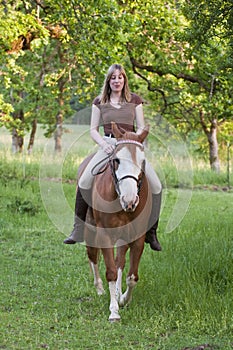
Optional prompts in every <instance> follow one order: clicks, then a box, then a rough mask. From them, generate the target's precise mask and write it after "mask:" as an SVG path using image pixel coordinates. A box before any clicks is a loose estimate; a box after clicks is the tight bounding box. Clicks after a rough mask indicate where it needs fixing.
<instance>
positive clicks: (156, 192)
mask: <svg viewBox="0 0 233 350" xmlns="http://www.w3.org/2000/svg"><path fill="white" fill-rule="evenodd" d="M145 174H146V177H147V180H148V182H149V184H150V187H151V192H152V208H151V215H150V218H149V223H148V231H147V233H146V240H145V242H146V243H150V247H151V249H153V250H158V251H160V250H161V249H162V248H161V245H160V243H159V241H158V238H157V228H158V223H159V214H160V208H161V200H162V186H161V183H160V180H159V178H158V176H157V174H156V172H155V171H154V169H153V168H152V166H151V165H150V163H149V162H148V161H147V162H146V168H145Z"/></svg>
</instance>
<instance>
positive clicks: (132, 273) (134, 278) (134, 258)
mask: <svg viewBox="0 0 233 350" xmlns="http://www.w3.org/2000/svg"><path fill="white" fill-rule="evenodd" d="M143 249H144V236H143V237H141V238H139V239H138V240H136V241H135V242H133V243H131V244H130V269H129V273H128V276H127V278H126V285H127V288H126V291H125V293H124V294H123V295H122V296H121V298H120V301H119V305H120V306H125V305H126V304H129V303H130V302H131V300H132V293H133V289H134V288H135V286H136V284H137V282H138V266H139V262H140V258H141V255H142V252H143Z"/></svg>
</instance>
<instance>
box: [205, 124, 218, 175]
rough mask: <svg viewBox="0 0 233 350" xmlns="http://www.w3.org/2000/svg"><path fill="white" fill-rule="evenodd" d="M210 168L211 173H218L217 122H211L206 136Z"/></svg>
mask: <svg viewBox="0 0 233 350" xmlns="http://www.w3.org/2000/svg"><path fill="white" fill-rule="evenodd" d="M208 141H209V154H210V158H209V159H210V167H211V169H212V170H213V171H215V172H217V173H219V172H220V162H219V155H218V140H217V120H216V119H213V120H212V121H211V127H210V132H209V135H208Z"/></svg>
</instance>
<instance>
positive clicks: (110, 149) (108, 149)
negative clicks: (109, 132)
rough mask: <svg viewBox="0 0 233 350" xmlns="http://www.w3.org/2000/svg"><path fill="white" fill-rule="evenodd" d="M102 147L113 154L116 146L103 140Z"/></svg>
mask: <svg viewBox="0 0 233 350" xmlns="http://www.w3.org/2000/svg"><path fill="white" fill-rule="evenodd" d="M100 147H101V148H102V150H103V151H104V152H105V153H107V154H111V153H112V152H113V151H114V146H113V145H110V144H109V143H108V142H106V141H104V140H103V141H102V142H101V144H100Z"/></svg>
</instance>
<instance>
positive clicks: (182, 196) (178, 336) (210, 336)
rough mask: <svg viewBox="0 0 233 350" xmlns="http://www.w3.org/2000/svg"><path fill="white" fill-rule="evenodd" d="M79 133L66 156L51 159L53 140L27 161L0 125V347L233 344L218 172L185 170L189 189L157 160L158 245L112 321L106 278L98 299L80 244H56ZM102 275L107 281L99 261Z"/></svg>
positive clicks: (169, 349) (229, 223)
mask: <svg viewBox="0 0 233 350" xmlns="http://www.w3.org/2000/svg"><path fill="white" fill-rule="evenodd" d="M79 132H80V135H81V136H80V138H79V139H78V141H77V140H76V138H75V137H74V135H73V134H72V133H66V134H65V135H64V142H67V147H64V154H65V156H64V155H63V156H60V157H56V158H55V157H54V156H53V152H52V147H53V142H52V140H50V141H49V142H48V143H47V144H46V146H45V143H44V142H45V141H44V140H41V142H38V148H37V149H36V150H35V154H33V155H31V156H30V157H28V156H27V155H25V154H23V155H15V156H12V155H11V153H10V149H9V148H10V139H9V138H8V135H7V133H6V132H5V131H4V130H0V136H1V137H0V153H1V162H0V170H1V172H0V199H1V201H0V231H1V238H0V243H1V257H0V259H1V281H0V290H1V299H0V311H1V312H0V349H7V350H8V349H9V350H11V349H20V350H21V349H22V350H24V349H52V350H65V349H67V350H73V349H74V350H75V349H85V350H86V349H114V350H117V349H148V350H149V349H155V350H184V349H186V350H189V349H192V350H194V349H196V350H201V349H209V350H210V349H212V350H215V349H216V350H217V349H221V350H230V349H233V298H232V296H233V248H232V247H233V229H232V227H233V215H232V214H233V210H232V203H233V191H232V189H227V188H226V183H225V176H224V175H222V177H221V176H220V177H211V176H210V175H209V172H208V171H206V172H205V171H202V172H201V171H200V170H198V171H199V172H200V173H199V174H196V171H195V169H192V174H193V180H192V181H191V182H192V183H191V185H192V187H193V188H190V187H188V183H187V184H186V186H184V188H183V187H182V186H180V187H177V182H178V180H179V179H180V176H181V178H183V174H182V172H181V170H180V171H178V172H176V171H175V170H174V169H171V167H170V168H169V167H168V163H169V162H167V163H166V162H165V161H164V163H163V162H162V161H161V162H160V163H159V165H160V168H161V175H162V176H161V177H162V180H163V181H164V182H163V183H164V201H163V211H162V214H161V220H160V226H159V238H160V241H161V244H162V247H163V251H162V252H160V253H158V252H153V251H151V250H150V248H149V247H148V245H146V246H145V251H144V253H143V256H142V260H141V264H140V268H139V277H140V280H139V283H138V285H137V287H136V289H135V293H134V296H133V301H132V303H131V304H130V306H129V307H127V308H125V309H122V310H121V318H122V319H121V322H119V323H115V324H110V323H109V322H108V315H109V311H108V307H109V295H108V289H107V288H108V287H107V283H106V282H105V281H104V286H105V289H106V292H107V293H106V295H105V296H102V297H99V296H97V295H96V292H95V290H94V287H93V281H92V275H91V273H90V269H89V266H88V261H87V257H86V252H85V246H84V245H78V244H76V245H74V246H65V245H64V244H63V243H62V242H63V239H64V235H65V234H68V233H69V231H68V232H67V231H66V230H70V229H71V226H72V210H73V203H74V192H75V181H74V180H75V176H76V171H77V166H78V164H79V162H80V160H81V159H82V157H84V156H85V154H87V153H88V150H89V149H90V147H92V145H91V144H90V141H89V144H86V141H85V140H88V135H87V134H86V133H85V128H84V129H83V130H79ZM66 140H67V141H66ZM87 142H88V141H87ZM70 144H71V146H70ZM157 161H158V160H157ZM179 172H180V173H179ZM177 173H179V174H178V175H179V176H178V175H177ZM164 174H165V175H164ZM60 177H61V178H62V179H63V181H62V182H61V181H60V182H59V181H57V180H58V179H59V178H60ZM185 178H187V176H186V175H185ZM210 179H211V181H210ZM69 180H72V181H69ZM57 191H60V194H61V196H63V198H65V201H64V203H63V207H62V208H60V206H59V203H58V205H56V203H57V197H56V196H55V195H57ZM46 194H47V195H46ZM54 196H55V200H53V197H54ZM59 198H60V197H58V199H59ZM61 198H62V197H61ZM174 208H176V210H175V214H174V213H173V210H174ZM179 210H181V211H182V213H181V215H180V217H179ZM66 216H67V218H66ZM177 216H178V219H177ZM171 217H172V220H171ZM60 218H61V220H60ZM176 219H177V220H176ZM59 220H60V221H59ZM61 221H62V223H64V225H63V227H61V226H59V225H60V224H61ZM169 223H170V226H169ZM176 224H177V225H176ZM172 225H173V230H172V231H169V229H168V228H169V227H171V226H172ZM69 226H70V227H69ZM126 270H127V268H126ZM101 273H102V277H103V280H104V274H105V269H104V264H103V261H102V260H101Z"/></svg>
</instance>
